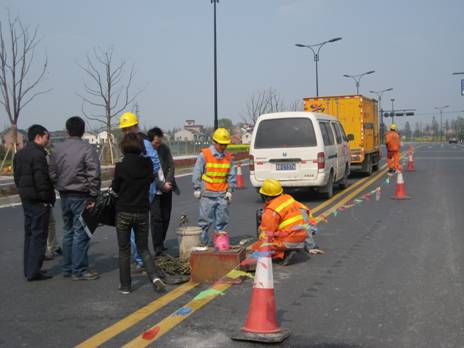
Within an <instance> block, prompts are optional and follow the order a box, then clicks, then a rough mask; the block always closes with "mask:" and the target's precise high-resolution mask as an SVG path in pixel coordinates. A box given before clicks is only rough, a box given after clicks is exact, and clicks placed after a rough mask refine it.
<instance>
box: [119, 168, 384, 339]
mask: <svg viewBox="0 0 464 348" xmlns="http://www.w3.org/2000/svg"><path fill="white" fill-rule="evenodd" d="M385 167H386V165H384V166H382V168H383V169H382V170H381V171H380V172H379V173H377V174H376V175H375V176H374V177H368V178H365V179H366V180H364V179H363V182H364V185H362V186H361V187H359V188H358V189H357V190H355V191H353V192H352V193H350V194H349V195H348V196H346V197H345V198H343V199H342V200H341V202H342V203H341V204H344V203H345V202H347V201H349V200H350V199H351V198H353V197H354V196H356V195H357V194H358V193H359V192H361V191H362V190H364V189H365V188H366V187H368V186H369V185H371V184H372V183H374V182H375V181H377V180H378V179H379V178H380V177H382V176H383V175H384V174H385V173H386V169H385ZM353 186H354V185H352V186H350V187H352V188H353ZM357 186H359V185H357ZM357 186H355V187H357ZM345 193H346V192H345ZM333 198H334V197H333ZM324 203H325V202H324ZM324 203H322V204H320V205H318V206H317V207H316V208H315V209H314V210H316V209H318V210H320V209H321V206H323V205H324ZM341 204H340V203H337V204H336V205H335V208H337V207H338V206H339V205H341ZM332 209H334V207H332V208H331V209H328V210H327V211H326V212H328V211H330V210H332ZM326 212H325V213H326ZM230 286H231V285H230V284H220V285H215V286H213V289H217V290H220V291H225V290H227V289H228V288H229V287H230ZM216 297H217V296H209V297H207V298H204V299H201V300H192V301H190V302H189V303H187V304H185V305H184V306H183V307H182V308H189V309H191V311H190V312H188V314H185V315H173V314H174V313H176V312H177V310H176V312H173V313H172V314H171V315H169V316H168V317H166V318H164V319H163V320H161V321H160V322H158V323H157V324H155V325H153V326H152V327H150V328H149V329H148V330H150V329H155V328H158V329H159V331H158V332H157V333H156V336H155V337H153V338H148V339H147V338H143V333H142V334H140V335H139V336H137V337H136V338H134V339H133V340H132V341H129V342H128V343H126V344H125V345H124V346H123V347H124V348H136V347H146V346H148V345H150V344H152V343H153V342H155V341H156V340H158V339H159V338H161V336H163V335H164V334H165V333H167V332H168V331H170V330H171V329H172V328H174V327H175V326H177V325H179V324H180V323H181V322H182V321H184V320H185V319H187V318H188V317H190V316H191V315H192V314H193V313H195V312H196V311H197V310H199V309H200V308H202V307H203V306H205V305H206V304H208V303H209V302H210V301H212V300H214V299H215V298H216Z"/></svg>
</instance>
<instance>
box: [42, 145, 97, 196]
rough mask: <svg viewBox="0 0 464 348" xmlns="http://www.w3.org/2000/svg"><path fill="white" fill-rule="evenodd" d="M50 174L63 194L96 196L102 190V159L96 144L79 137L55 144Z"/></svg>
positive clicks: (51, 157)
mask: <svg viewBox="0 0 464 348" xmlns="http://www.w3.org/2000/svg"><path fill="white" fill-rule="evenodd" d="M50 169H51V170H50V175H51V178H52V180H53V182H54V183H55V184H56V189H57V190H58V191H59V192H60V194H61V195H67V194H72V195H76V194H77V195H82V196H92V197H96V196H97V194H98V192H99V191H100V184H101V183H100V161H99V160H98V155H97V152H96V150H95V148H94V146H92V145H90V144H89V143H87V142H86V141H84V140H82V139H81V138H78V137H71V138H69V139H67V140H66V141H64V142H62V143H58V144H56V145H55V148H54V150H53V154H52V155H51V156H50Z"/></svg>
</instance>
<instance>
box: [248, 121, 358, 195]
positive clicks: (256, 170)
mask: <svg viewBox="0 0 464 348" xmlns="http://www.w3.org/2000/svg"><path fill="white" fill-rule="evenodd" d="M350 160H351V154H350V148H349V145H348V137H347V136H346V134H345V131H344V130H343V127H342V125H341V124H340V122H339V121H338V120H337V119H336V118H335V117H333V116H330V115H326V114H322V113H313V112H279V113H273V114H265V115H261V116H260V117H259V118H258V120H257V121H256V125H255V128H254V130H253V135H252V137H251V144H250V181H251V184H252V185H253V186H254V187H256V188H259V187H261V185H262V183H263V181H264V180H266V179H268V178H274V179H278V180H279V181H280V182H281V183H282V186H283V187H295V188H296V187H312V188H316V189H317V190H318V191H319V192H322V193H324V194H325V197H327V198H330V197H332V195H333V186H334V184H335V183H338V184H339V185H340V187H341V188H345V187H346V186H347V184H348V175H349V174H350Z"/></svg>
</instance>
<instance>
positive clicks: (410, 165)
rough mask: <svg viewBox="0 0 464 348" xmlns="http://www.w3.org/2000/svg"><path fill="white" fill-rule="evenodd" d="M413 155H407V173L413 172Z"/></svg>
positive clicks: (411, 153)
mask: <svg viewBox="0 0 464 348" xmlns="http://www.w3.org/2000/svg"><path fill="white" fill-rule="evenodd" d="M414 171H415V170H414V154H413V152H409V153H408V172H414Z"/></svg>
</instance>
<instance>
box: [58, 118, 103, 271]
mask: <svg viewBox="0 0 464 348" xmlns="http://www.w3.org/2000/svg"><path fill="white" fill-rule="evenodd" d="M66 130H67V132H68V135H69V138H68V139H66V141H64V142H62V143H57V144H56V145H55V149H54V152H53V154H52V155H51V157H50V169H51V176H52V179H53V180H54V182H56V189H57V190H58V192H59V194H60V197H61V210H62V214H63V276H64V277H72V280H95V279H98V277H99V275H98V273H96V272H93V271H90V270H89V258H88V251H89V245H90V237H89V236H88V235H87V233H86V232H85V229H84V226H83V225H82V223H81V222H80V220H79V217H80V216H81V214H82V212H83V211H84V209H86V208H92V207H93V206H95V200H96V198H97V195H98V192H99V191H100V162H99V160H98V155H97V152H96V150H95V148H94V147H93V146H92V145H90V144H89V143H87V142H86V141H84V140H82V136H83V135H84V132H85V122H84V120H83V119H82V118H80V117H78V116H73V117H71V118H69V119H68V120H67V121H66Z"/></svg>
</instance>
